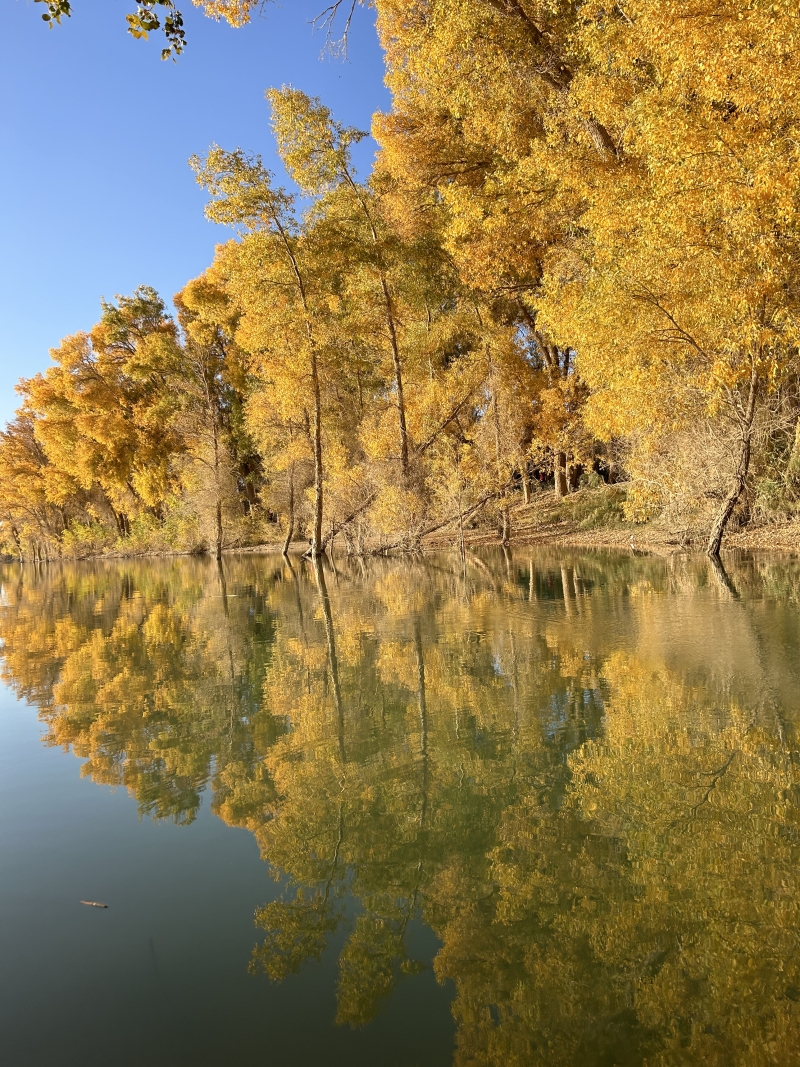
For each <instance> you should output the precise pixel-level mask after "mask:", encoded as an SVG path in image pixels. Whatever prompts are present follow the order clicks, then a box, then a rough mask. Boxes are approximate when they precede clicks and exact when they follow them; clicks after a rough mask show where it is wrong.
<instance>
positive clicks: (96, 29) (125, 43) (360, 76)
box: [0, 0, 389, 425]
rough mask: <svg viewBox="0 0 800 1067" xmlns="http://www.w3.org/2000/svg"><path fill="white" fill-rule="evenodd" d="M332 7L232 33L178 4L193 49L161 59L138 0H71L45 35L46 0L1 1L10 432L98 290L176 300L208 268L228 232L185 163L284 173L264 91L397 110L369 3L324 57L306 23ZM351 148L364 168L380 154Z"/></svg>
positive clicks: (261, 21) (343, 116) (344, 114)
mask: <svg viewBox="0 0 800 1067" xmlns="http://www.w3.org/2000/svg"><path fill="white" fill-rule="evenodd" d="M326 2H327V0H312V2H311V3H309V2H308V0H290V2H288V3H286V4H285V6H284V7H282V8H281V7H278V6H276V5H274V4H270V5H268V6H267V7H266V8H265V16H266V17H265V18H255V19H254V21H253V23H252V24H251V25H250V26H245V27H243V28H242V29H239V30H234V29H232V28H230V27H229V26H227V25H226V24H222V23H216V22H214V21H212V20H210V19H207V18H206V17H205V16H203V14H202V13H201V12H200V11H199V10H197V9H196V8H193V7H192V6H191V3H190V0H185V2H184V3H180V4H179V7H180V8H181V10H182V12H183V15H184V19H185V23H186V31H187V37H188V40H189V45H188V48H187V50H186V52H185V53H184V55H182V56H180V57H179V58H178V62H177V63H172V62H171V61H167V62H162V61H161V59H160V58H159V53H160V48H161V42H160V40H157V39H156V38H157V37H158V35H153V36H151V40H150V41H148V42H144V41H135V40H134V39H133V38H132V37H131V36H130V35H129V34H127V33H126V32H125V14H126V13H127V12H128V11H133V10H135V7H136V4H135V0H73V8H74V12H75V13H74V15H73V16H72V18H71V19H68V20H65V21H64V23H63V24H62V25H61V26H60V27H58V26H57V27H55V28H54V29H53V30H48V29H47V26H46V25H45V23H44V22H42V20H41V12H42V10H43V5H41V4H35V3H33V2H31V0H15V2H13V3H12V2H10V0H5V3H4V4H3V5H2V8H0V99H1V100H2V101H3V103H2V110H0V137H1V138H2V145H3V154H4V158H5V159H6V163H5V165H4V167H3V168H2V169H0V242H2V253H3V254H2V258H0V324H1V325H0V425H2V424H3V423H5V422H6V421H7V420H8V419H9V418H11V417H12V415H13V411H14V408H15V407H16V406H17V396H16V394H15V392H14V385H15V384H16V381H17V379H18V378H20V377H22V376H25V377H29V376H31V375H33V374H35V373H36V372H37V371H40V370H44V369H45V368H46V367H47V366H48V365H50V359H49V356H48V349H49V348H50V347H52V346H53V345H57V344H58V342H59V340H60V339H61V338H62V337H64V336H66V335H67V334H70V333H74V332H75V331H76V330H81V329H88V328H90V327H91V326H92V324H93V323H94V322H96V320H97V318H98V315H99V301H100V297H101V296H104V297H106V299H111V298H113V296H114V294H115V293H129V292H131V291H132V290H133V289H134V288H135V286H137V285H140V284H148V285H153V286H155V288H156V289H158V290H159V292H160V293H161V294H162V296H164V297H166V298H167V299H169V298H170V297H171V296H172V295H173V293H175V292H177V291H178V289H180V288H181V287H182V286H183V285H184V283H185V282H186V281H188V280H189V278H192V277H194V276H195V275H197V274H199V273H200V272H201V271H202V270H203V269H204V268H205V267H206V266H208V264H209V263H210V262H211V258H212V256H213V252H214V245H215V244H217V243H218V242H219V241H220V240H224V239H225V238H226V236H227V231H225V230H223V229H221V228H219V227H216V226H213V225H212V224H211V223H209V222H206V220H205V219H204V218H203V204H204V202H205V196H204V193H203V191H202V190H201V189H200V188H199V187H198V186H197V185H195V184H194V177H193V175H192V172H191V171H190V170H189V167H188V166H187V160H188V158H189V156H190V155H192V154H193V153H195V152H202V151H204V150H205V149H206V148H207V147H208V145H209V144H211V143H212V142H216V143H218V144H220V145H222V146H223V147H225V148H234V147H236V146H237V145H240V146H241V147H242V148H245V149H247V150H249V151H257V152H261V153H262V155H263V156H264V160H265V162H266V163H267V165H268V166H270V167H271V168H272V169H273V170H275V171H277V172H278V173H279V174H281V175H282V174H283V169H282V167H281V165H280V162H279V161H278V160H277V159H276V157H275V155H274V150H273V143H272V139H271V136H270V132H269V128H268V109H267V105H266V102H265V100H264V90H265V89H267V88H269V87H270V86H273V85H282V84H289V83H291V84H292V85H295V86H296V87H297V88H300V89H303V90H304V91H305V92H307V93H310V94H311V95H315V96H320V97H321V98H322V99H323V100H324V102H325V103H326V104H327V105H328V106H329V107H330V108H331V109H332V110H333V112H334V114H335V116H336V118H337V119H339V120H340V121H342V122H344V123H346V124H348V125H356V126H359V127H361V128H362V129H369V123H370V117H371V115H372V113H373V112H374V111H375V110H377V109H379V108H380V109H382V110H386V109H388V107H389V94H388V92H387V90H386V89H385V87H384V85H383V59H382V55H381V52H380V49H379V47H378V44H377V39H376V36H375V31H374V27H373V22H372V19H373V15H372V12H370V11H367V10H363V9H361V10H359V11H358V12H357V13H356V16H355V18H354V25H353V29H352V33H351V42H350V51H349V58H348V60H345V61H342V60H339V59H330V58H327V57H325V58H322V59H320V52H321V50H322V46H323V43H324V41H323V38H322V35H321V34H317V35H315V36H312V33H311V28H310V27H309V25H308V22H307V20H308V19H309V18H311V17H312V16H314V15H316V14H317V13H318V12H319V10H320V9H321V8H323V7H325V6H326ZM375 147H376V146H375V144H374V142H373V141H372V140H371V139H368V140H366V141H364V142H362V143H361V144H360V145H359V146H357V149H356V152H357V155H356V161H357V163H358V166H359V169H360V171H361V172H362V173H365V172H366V171H368V170H369V168H370V166H371V162H372V157H373V154H374V151H375Z"/></svg>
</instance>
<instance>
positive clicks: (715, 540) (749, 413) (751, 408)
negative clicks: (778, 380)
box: [706, 367, 758, 558]
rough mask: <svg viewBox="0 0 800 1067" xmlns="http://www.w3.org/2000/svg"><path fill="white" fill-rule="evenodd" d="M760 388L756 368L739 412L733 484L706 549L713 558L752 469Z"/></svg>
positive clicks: (751, 375)
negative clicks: (752, 448) (754, 423)
mask: <svg viewBox="0 0 800 1067" xmlns="http://www.w3.org/2000/svg"><path fill="white" fill-rule="evenodd" d="M757 386H758V379H757V376H756V370H755V367H753V370H752V372H751V374H750V391H749V394H748V397H747V406H746V407H745V408H744V410H743V411H741V412H739V413H738V414H739V456H738V458H737V462H736V471H735V473H734V476H733V484H732V486H731V489H730V492H729V493H728V495H727V497H726V498H725V502H724V503H723V505H722V508H721V510H720V512H719V514H718V515H717V517H716V519H715V520H714V524H713V526H712V527H711V533H710V534H709V537H708V547H707V548H706V554H707V555H708V556H711V557H712V558H714V557H716V556H718V555H719V550H720V546H721V545H722V538H723V536H724V534H725V528H726V527H727V525H728V520H729V519H730V517H731V515H732V514H733V509H734V508H735V507H736V504H737V502H738V500H739V497H740V496H741V495H742V493H743V492H744V489H745V486H746V485H747V472H748V471H749V469H750V450H751V444H752V439H753V416H754V415H755V409H756V392H757Z"/></svg>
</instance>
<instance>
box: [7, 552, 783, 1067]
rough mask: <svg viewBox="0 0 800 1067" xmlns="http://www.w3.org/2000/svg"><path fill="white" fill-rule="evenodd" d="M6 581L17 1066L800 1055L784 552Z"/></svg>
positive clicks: (98, 572)
mask: <svg viewBox="0 0 800 1067" xmlns="http://www.w3.org/2000/svg"><path fill="white" fill-rule="evenodd" d="M0 583H1V597H0V637H1V638H2V681H3V688H2V691H0V856H1V857H2V876H1V877H0V983H1V988H0V1013H1V1014H2V1044H3V1048H4V1053H3V1063H4V1064H5V1065H7V1067H45V1065H47V1067H51V1065H55V1067H95V1065H97V1067H100V1065H102V1067H184V1065H185V1067H206V1065H209V1067H210V1065H212V1064H213V1065H215V1067H217V1065H220V1064H223V1065H225V1067H243V1065H250V1064H253V1065H255V1064H259V1065H261V1064H275V1065H276V1067H277V1065H280V1067H309V1065H319V1067H339V1065H341V1067H345V1065H347V1067H451V1065H452V1067H532V1065H535V1067H538V1065H541V1067H545V1065H546V1067H561V1065H564V1067H634V1065H635V1067H639V1065H652V1067H673V1065H675V1067H677V1065H687V1067H688V1065H698V1064H700V1065H709V1064H711V1065H719V1067H723V1065H724V1067H732V1065H742V1067H744V1065H747V1067H760V1065H761V1064H765V1065H766V1064H777V1065H785V1064H791V1063H795V1062H798V1060H800V1051H798V1050H800V948H799V945H800V915H799V914H798V901H799V900H800V896H799V894H798V890H800V885H799V884H798V883H800V735H799V734H798V726H799V725H800V562H798V561H797V560H795V559H792V558H789V557H778V556H769V555H766V554H765V555H762V556H750V557H742V558H740V559H736V560H730V561H726V563H725V565H724V568H723V567H722V566H720V565H713V564H712V563H710V562H709V561H708V560H706V559H705V558H701V557H697V556H673V557H670V558H667V559H662V558H655V557H648V556H644V555H638V554H633V553H616V554H615V553H602V552H595V553H587V552H584V553H581V552H575V551H571V550H566V549H565V550H560V551H556V550H554V549H531V550H524V549H523V550H514V551H513V552H506V553H503V552H501V551H499V550H498V551H485V552H482V553H480V554H471V555H470V554H468V556H467V558H466V562H465V563H464V562H462V560H461V558H460V557H459V556H458V555H457V554H442V555H433V556H430V557H426V558H420V559H417V558H402V557H401V558H389V559H372V560H358V559H348V558H344V557H336V558H334V559H332V560H327V561H325V563H324V564H323V565H317V566H316V567H315V566H312V564H311V563H309V562H306V561H301V560H298V559H296V558H295V559H293V560H292V562H291V563H288V562H286V561H285V560H284V559H283V558H282V557H280V556H277V555H257V554H241V555H235V554H232V555H229V556H227V557H226V558H225V559H224V560H223V563H222V564H221V565H220V566H218V565H217V564H216V563H215V562H214V561H213V560H209V559H206V558H178V557H175V558H166V559H154V560H123V561H114V562H94V563H83V564H70V565H67V564H65V565H56V564H50V565H46V566H41V567H34V566H30V565H25V566H17V565H6V566H4V567H2V568H0ZM81 901H89V902H95V903H104V904H107V907H106V908H99V907H92V906H90V905H87V904H84V903H81Z"/></svg>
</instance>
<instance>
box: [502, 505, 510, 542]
mask: <svg viewBox="0 0 800 1067" xmlns="http://www.w3.org/2000/svg"><path fill="white" fill-rule="evenodd" d="M501 515H502V519H503V534H502V538H501V542H500V543H501V544H502V546H503V548H508V545H509V544H510V542H511V516H510V515H509V513H508V505H507V504H504V506H503V510H502V512H501Z"/></svg>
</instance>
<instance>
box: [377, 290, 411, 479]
mask: <svg viewBox="0 0 800 1067" xmlns="http://www.w3.org/2000/svg"><path fill="white" fill-rule="evenodd" d="M381 289H382V291H383V299H384V301H385V304H386V324H387V326H388V327H389V339H390V341H391V343H392V365H393V368H394V384H395V388H396V389H397V418H398V422H399V426H400V468H401V470H402V472H403V477H404V478H407V477H408V430H407V429H406V401H405V395H404V392H403V364H402V362H401V360H400V346H399V344H398V343H397V329H396V327H395V321H394V312H393V310H392V298H391V296H390V295H389V286H388V285H387V284H386V278H385V277H384V274H383V271H381Z"/></svg>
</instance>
